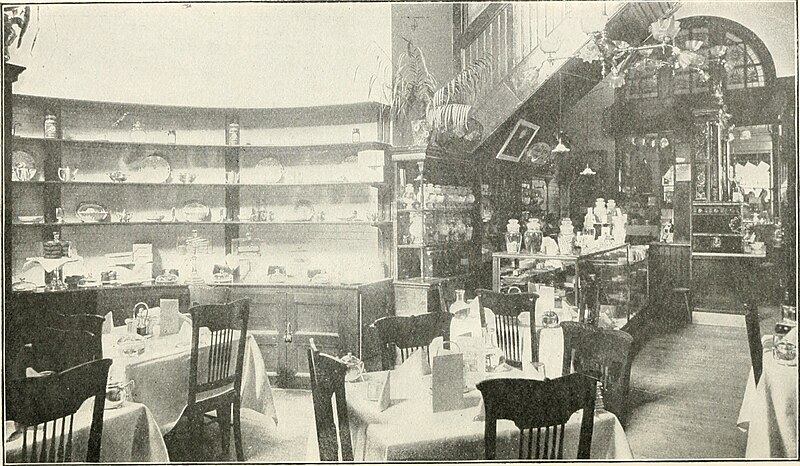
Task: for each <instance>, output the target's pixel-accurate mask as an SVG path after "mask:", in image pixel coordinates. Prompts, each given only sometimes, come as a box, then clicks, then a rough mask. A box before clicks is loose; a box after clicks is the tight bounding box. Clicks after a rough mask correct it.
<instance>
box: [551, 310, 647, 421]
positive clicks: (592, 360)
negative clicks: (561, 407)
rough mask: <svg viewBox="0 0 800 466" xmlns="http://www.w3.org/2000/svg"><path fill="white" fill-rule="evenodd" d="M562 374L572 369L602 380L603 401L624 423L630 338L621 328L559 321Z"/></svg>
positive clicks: (631, 358) (628, 382) (626, 406)
mask: <svg viewBox="0 0 800 466" xmlns="http://www.w3.org/2000/svg"><path fill="white" fill-rule="evenodd" d="M561 328H562V329H563V330H564V365H563V368H562V371H563V372H562V373H563V374H569V373H570V370H571V368H574V371H575V372H579V373H582V374H586V375H588V376H591V377H594V378H595V379H597V380H599V381H600V382H601V383H602V393H603V402H604V405H605V408H606V410H607V411H609V412H612V413H614V414H615V415H616V416H617V418H619V420H620V422H621V423H622V424H623V425H624V423H625V418H626V415H627V409H628V389H629V387H630V381H631V364H632V362H633V353H632V351H631V346H632V345H633V338H632V337H631V336H630V335H629V334H628V333H626V332H623V331H622V330H608V329H602V328H598V327H594V326H591V325H588V324H582V323H578V322H562V323H561Z"/></svg>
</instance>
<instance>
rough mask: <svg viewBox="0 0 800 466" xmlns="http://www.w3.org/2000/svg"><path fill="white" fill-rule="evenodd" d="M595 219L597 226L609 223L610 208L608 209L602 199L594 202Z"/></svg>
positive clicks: (599, 198)
mask: <svg viewBox="0 0 800 466" xmlns="http://www.w3.org/2000/svg"><path fill="white" fill-rule="evenodd" d="M594 217H595V221H594V223H595V224H600V225H602V224H604V223H608V208H607V207H606V202H605V200H604V199H603V198H602V197H598V198H597V199H595V201H594Z"/></svg>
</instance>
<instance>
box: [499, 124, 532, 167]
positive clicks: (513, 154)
mask: <svg viewBox="0 0 800 466" xmlns="http://www.w3.org/2000/svg"><path fill="white" fill-rule="evenodd" d="M538 131H539V127H538V126H536V125H534V124H533V123H531V122H529V121H525V120H519V121H518V122H517V124H516V125H515V126H514V129H513V130H512V131H511V134H509V135H508V138H506V142H505V143H504V144H503V147H502V148H501V149H500V152H498V153H497V157H495V158H497V159H498V160H507V161H509V162H519V161H520V159H521V158H522V155H523V154H524V153H525V149H527V148H528V145H529V144H530V143H531V141H533V138H534V136H536V133H537V132H538Z"/></svg>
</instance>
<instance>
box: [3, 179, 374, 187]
mask: <svg viewBox="0 0 800 466" xmlns="http://www.w3.org/2000/svg"><path fill="white" fill-rule="evenodd" d="M13 183H15V184H30V185H61V186H147V187H153V186H159V187H170V188H171V187H175V186H185V187H190V186H212V187H215V186H220V187H239V186H246V187H262V188H263V187H270V188H272V187H289V188H296V187H307V186H351V187H357V186H371V187H375V188H381V187H385V186H387V183H385V182H380V181H320V182H314V183H175V182H172V183H166V182H165V183H153V182H142V181H123V182H121V183H116V182H113V181H60V180H59V181H54V180H47V181H14V182H13Z"/></svg>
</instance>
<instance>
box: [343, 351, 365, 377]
mask: <svg viewBox="0 0 800 466" xmlns="http://www.w3.org/2000/svg"><path fill="white" fill-rule="evenodd" d="M342 362H343V363H345V365H347V372H346V373H345V375H344V380H345V381H347V382H355V381H357V380H361V381H363V380H364V361H362V360H360V359H358V358H357V357H355V356H353V353H347V355H345V356H342Z"/></svg>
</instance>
